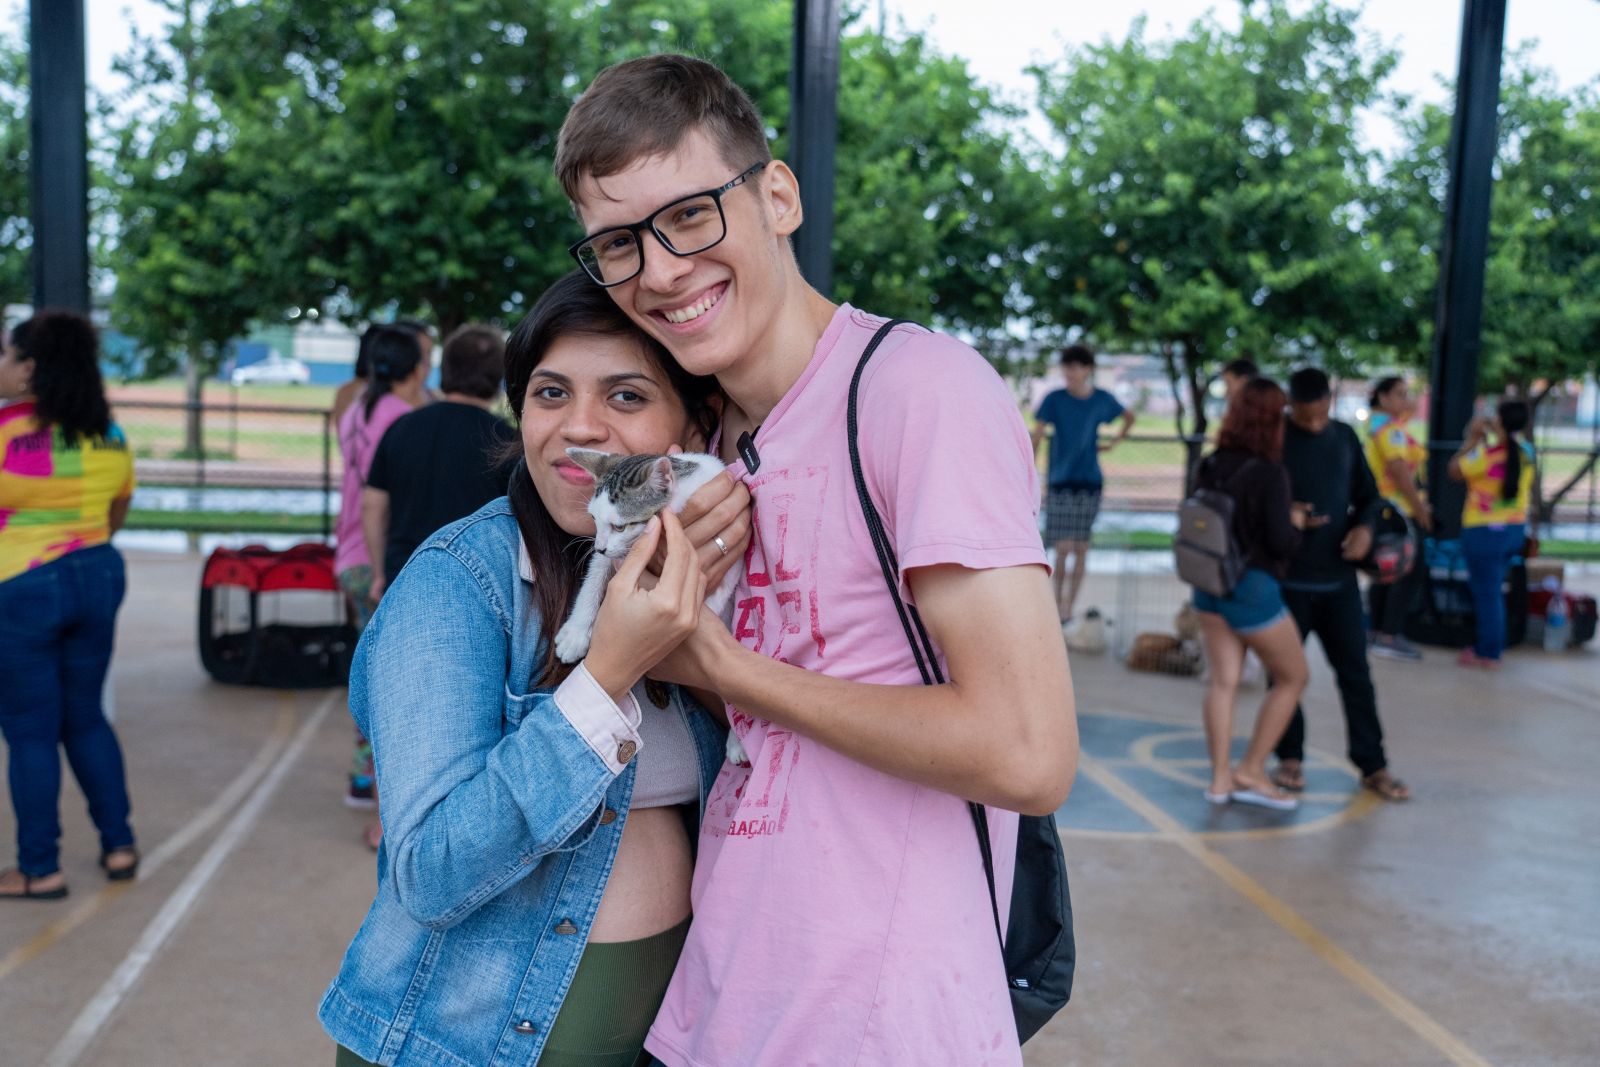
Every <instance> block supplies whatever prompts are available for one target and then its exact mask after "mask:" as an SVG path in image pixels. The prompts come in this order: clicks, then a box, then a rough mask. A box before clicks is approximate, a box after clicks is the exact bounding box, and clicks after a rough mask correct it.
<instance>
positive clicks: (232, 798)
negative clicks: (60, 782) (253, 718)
mask: <svg viewBox="0 0 1600 1067" xmlns="http://www.w3.org/2000/svg"><path fill="white" fill-rule="evenodd" d="M294 722H295V713H294V700H293V698H292V697H288V696H287V695H285V696H284V698H283V699H282V700H281V701H280V706H279V709H278V719H277V722H275V723H274V724H273V729H272V733H271V734H270V735H268V737H267V742H266V744H264V745H262V746H261V750H260V751H259V752H257V753H256V756H255V758H254V759H253V760H251V761H250V763H249V765H248V766H246V767H245V769H244V770H243V771H241V772H240V774H239V776H238V777H237V778H235V779H234V780H233V781H232V782H230V783H228V787H227V788H226V789H224V790H223V791H222V792H221V793H219V794H217V798H216V799H215V800H213V801H212V802H211V803H210V804H209V805H207V807H206V808H205V810H204V811H202V812H201V813H200V814H199V815H197V816H195V817H194V818H193V819H191V820H189V822H188V823H187V824H185V825H184V827H183V828H182V829H181V830H179V831H178V832H177V833H175V834H173V835H172V836H171V837H169V838H167V839H166V840H165V841H163V842H162V843H161V844H160V845H159V846H158V847H156V848H155V849H153V850H151V851H150V853H149V854H147V855H144V856H141V857H140V859H139V878H140V879H141V880H143V881H146V882H148V881H149V880H150V878H151V877H152V876H154V875H155V873H156V872H157V871H159V870H160V869H161V868H162V867H164V866H165V865H166V864H167V861H168V860H171V859H172V858H173V857H174V856H177V855H178V854H179V853H181V852H182V851H183V850H184V849H186V848H188V847H189V846H190V845H191V844H193V843H194V842H195V841H196V840H198V839H199V838H200V836H201V835H202V834H205V833H207V832H208V831H210V830H211V828H212V827H213V826H215V825H216V824H217V823H218V822H220V821H221V819H222V817H223V816H224V815H227V814H228V813H229V812H231V811H234V810H235V809H237V808H238V807H239V804H240V802H241V801H242V800H243V799H244V797H245V794H247V793H249V792H250V790H251V789H252V788H254V787H255V784H256V781H257V780H258V779H260V777H261V776H262V775H263V774H265V773H266V772H267V768H268V767H269V766H270V765H271V764H272V761H273V760H275V759H277V758H278V754H279V753H281V752H282V751H283V748H284V746H285V745H287V744H288V743H289V734H290V733H291V732H293V730H294ZM137 884H138V882H108V883H106V885H105V887H104V888H102V889H101V890H100V891H99V892H97V893H95V894H93V895H92V896H90V897H88V898H87V899H86V900H84V901H83V902H82V903H80V904H78V905H77V906H75V907H74V908H73V909H72V910H71V911H69V912H67V913H66V914H65V915H63V916H61V918H59V919H57V920H56V921H55V922H53V923H51V924H50V925H49V926H46V927H45V928H44V929H42V930H40V931H39V932H38V933H37V934H35V935H34V936H33V937H32V938H31V939H29V940H28V941H27V942H26V943H24V944H21V945H18V946H17V947H16V948H14V949H12V950H11V951H10V952H8V953H6V954H5V955H4V956H0V981H4V980H5V979H6V977H7V976H8V975H11V974H13V973H15V972H16V971H17V969H18V968H20V967H21V966H22V965H23V964H25V963H27V962H28V961H30V960H33V959H36V958H38V957H39V956H41V955H43V954H44V953H45V952H46V951H48V950H49V949H50V948H52V947H53V946H54V945H56V944H57V943H59V942H60V941H61V939H62V938H64V937H66V936H67V935H68V934H70V933H72V931H74V930H76V929H77V928H78V927H80V926H82V925H83V924H84V923H86V922H88V921H89V920H90V919H92V918H94V917H95V916H96V915H98V914H99V913H100V912H102V911H104V910H105V908H106V907H107V906H108V905H110V904H111V902H112V901H114V900H116V899H117V898H118V897H120V896H122V895H123V894H124V893H126V892H128V891H129V890H131V889H133V888H134V887H135V886H136V885H137Z"/></svg>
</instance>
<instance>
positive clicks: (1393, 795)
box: [1361, 771, 1411, 804]
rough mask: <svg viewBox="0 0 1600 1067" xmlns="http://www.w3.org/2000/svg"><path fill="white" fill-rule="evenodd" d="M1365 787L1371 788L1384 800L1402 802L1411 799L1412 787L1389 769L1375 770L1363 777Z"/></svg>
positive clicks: (1362, 782) (1363, 786) (1362, 783)
mask: <svg viewBox="0 0 1600 1067" xmlns="http://www.w3.org/2000/svg"><path fill="white" fill-rule="evenodd" d="M1361 785H1362V788H1364V789H1370V790H1372V791H1373V792H1374V793H1376V794H1378V795H1379V796H1380V797H1382V798H1383V799H1384V800H1387V801H1390V802H1392V803H1396V804H1398V803H1401V802H1403V801H1407V800H1410V799H1411V789H1410V788H1409V787H1408V786H1407V785H1406V784H1405V783H1404V782H1402V781H1401V780H1400V779H1398V778H1396V777H1395V776H1394V775H1392V774H1390V773H1389V772H1388V771H1373V772H1372V773H1371V774H1369V775H1367V776H1366V777H1365V778H1363V779H1361Z"/></svg>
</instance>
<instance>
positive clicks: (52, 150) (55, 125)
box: [28, 0, 89, 313]
mask: <svg viewBox="0 0 1600 1067" xmlns="http://www.w3.org/2000/svg"><path fill="white" fill-rule="evenodd" d="M29 13H30V16H31V17H30V21H29V24H28V29H29V34H28V41H29V48H28V59H29V62H28V70H29V84H30V86H31V88H30V91H29V96H28V112H29V119H30V128H31V131H32V134H33V144H32V154H33V183H32V194H33V302H34V306H35V307H61V308H70V309H72V310H74V311H81V312H85V313H87V312H88V310H89V129H88V127H89V111H88V96H87V94H88V89H87V84H86V75H85V73H84V45H83V32H84V19H83V0H32V2H31V3H30V4H29Z"/></svg>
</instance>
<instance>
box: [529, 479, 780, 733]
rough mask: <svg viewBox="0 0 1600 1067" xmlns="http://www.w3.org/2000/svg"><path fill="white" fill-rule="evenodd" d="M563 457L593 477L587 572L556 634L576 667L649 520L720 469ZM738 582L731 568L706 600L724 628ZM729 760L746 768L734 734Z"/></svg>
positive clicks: (677, 507) (676, 505)
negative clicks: (609, 589)
mask: <svg viewBox="0 0 1600 1067" xmlns="http://www.w3.org/2000/svg"><path fill="white" fill-rule="evenodd" d="M567 455H569V456H571V457H572V461H573V462H574V463H576V464H578V466H580V467H582V468H583V469H584V470H586V471H588V472H589V473H590V474H592V475H594V481H595V484H594V496H593V498H592V499H590V501H589V514H590V515H592V516H594V554H593V555H592V556H590V557H589V571H588V573H587V574H585V575H584V578H583V585H582V586H580V587H579V589H578V595H577V597H576V598H575V599H574V601H573V604H572V612H571V614H569V615H568V616H567V621H566V622H565V623H564V624H562V627H561V629H560V630H558V631H557V632H556V658H558V659H559V660H561V662H563V663H576V662H578V661H579V660H581V659H582V658H583V657H584V656H585V655H586V654H587V653H588V651H589V641H590V640H591V638H592V637H593V636H594V623H595V618H596V617H597V616H598V615H599V613H600V601H601V599H602V598H603V597H604V596H605V591H606V582H608V581H609V580H610V578H611V573H612V571H613V570H615V569H616V568H617V567H618V566H620V565H621V564H622V561H623V559H624V558H625V557H626V556H627V555H628V552H629V550H631V549H632V548H633V545H634V542H635V541H637V540H638V539H639V536H640V535H641V534H642V533H644V527H645V524H646V523H647V522H649V521H650V517H651V516H652V515H654V514H656V512H658V511H660V510H661V509H662V508H671V509H672V510H673V511H674V512H680V511H682V510H683V506H684V504H686V503H688V501H689V498H690V497H691V496H693V495H694V493H695V490H697V489H699V488H700V487H701V486H702V485H705V484H706V483H707V482H709V481H710V480H711V479H713V478H715V477H716V476H717V475H719V474H721V473H722V471H723V469H724V464H723V462H722V461H721V460H720V459H718V458H717V457H716V456H708V455H705V454H703V453H699V452H680V453H678V454H677V455H675V456H657V455H640V456H617V455H612V454H610V453H607V452H595V451H593V450H591V449H587V448H569V449H567ZM738 581H739V569H738V568H737V567H735V568H734V569H732V570H730V571H729V572H728V574H727V577H725V578H723V580H722V584H721V585H719V586H718V587H717V588H716V589H714V590H712V591H711V593H710V595H708V596H707V597H706V605H707V606H708V607H710V608H711V610H712V611H714V612H716V613H717V614H718V615H721V616H722V617H723V621H724V622H726V621H727V610H728V606H729V604H730V603H731V602H732V600H733V587H734V586H735V585H736V584H738ZM728 758H729V759H731V760H733V761H734V762H735V763H742V764H748V763H749V759H748V758H747V757H746V756H745V753H744V749H743V747H742V746H740V744H739V739H738V737H737V735H735V734H734V733H733V732H732V731H729V733H728Z"/></svg>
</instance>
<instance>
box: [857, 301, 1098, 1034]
mask: <svg viewBox="0 0 1600 1067" xmlns="http://www.w3.org/2000/svg"><path fill="white" fill-rule="evenodd" d="M900 325H916V324H915V323H911V322H909V320H906V319H891V320H890V321H888V322H886V323H884V324H883V325H882V326H880V327H879V328H878V332H877V333H875V334H873V336H872V340H871V341H870V342H868V344H867V348H866V351H865V352H863V353H861V362H860V363H858V364H857V365H856V372H855V376H854V377H852V378H851V379H850V399H849V406H848V408H847V409H846V412H845V420H846V427H847V432H848V434H849V440H850V468H851V471H852V473H853V474H854V475H855V483H856V495H857V496H858V497H859V498H860V500H861V510H862V512H863V514H864V515H865V516H866V520H867V531H868V533H870V534H871V535H872V546H873V548H874V549H876V550H877V553H878V564H879V566H880V567H881V568H882V570H883V580H884V582H885V583H887V585H888V586H889V595H890V596H891V597H892V598H893V599H894V606H895V611H896V612H897V613H898V614H899V616H900V625H901V626H902V627H903V628H904V629H905V633H906V640H907V642H909V643H910V645H911V655H912V657H913V658H914V659H915V660H916V661H917V669H918V670H919V671H921V673H922V681H923V683H924V684H926V685H940V684H942V683H943V682H944V672H943V671H942V670H941V669H940V667H939V660H938V657H937V656H935V655H934V649H933V642H932V641H931V640H930V639H929V638H928V631H927V629H926V628H925V627H924V626H923V625H922V616H921V615H919V614H918V613H917V609H916V608H915V607H914V606H912V605H910V604H907V603H906V602H905V601H903V600H902V599H900V588H899V582H898V581H897V575H898V574H899V572H900V566H899V562H898V560H897V559H896V558H895V553H894V547H893V545H892V544H891V543H890V541H889V535H888V533H887V532H886V531H885V530H884V527H883V520H882V518H880V517H879V515H878V509H877V508H876V507H875V506H874V505H873V503H872V497H871V496H870V495H869V494H868V493H867V481H866V478H865V477H864V476H863V475H862V473H861V452H860V449H859V447H858V445H857V442H856V394H857V392H858V390H859V388H860V385H861V374H862V372H863V371H865V370H866V368H867V361H868V360H870V359H871V358H872V353H873V352H875V351H877V349H878V343H879V342H880V341H882V340H883V339H884V338H885V337H886V336H888V334H889V331H890V330H892V329H894V328H895V327H896V326H900ZM967 808H968V809H969V810H970V811H971V813H972V825H973V827H974V828H975V829H976V831H977V835H978V852H979V854H980V855H982V857H983V873H984V876H985V877H986V878H987V879H988V882H989V907H990V909H991V910H992V912H993V914H994V932H995V936H996V937H997V938H999V939H1000V952H1001V957H1002V959H1003V962H1004V964H1005V971H1006V983H1007V985H1008V986H1009V987H1010V990H1011V1013H1012V1015H1013V1016H1014V1017H1015V1018H1016V1021H1017V1037H1018V1039H1019V1040H1021V1041H1027V1040H1028V1039H1029V1038H1030V1037H1032V1036H1033V1035H1034V1034H1036V1033H1038V1031H1039V1029H1040V1027H1042V1026H1044V1024H1045V1023H1047V1022H1049V1021H1050V1019H1051V1018H1052V1017H1053V1016H1054V1015H1055V1014H1056V1012H1058V1011H1060V1010H1061V1009H1062V1008H1063V1007H1065V1006H1066V1003H1067V1001H1068V1000H1069V999H1070V998H1071V997H1072V975H1073V970H1074V967H1075V964H1076V962H1077V948H1076V945H1075V944H1074V942H1073V938H1072V896H1071V894H1070V892H1069V891H1068V888H1067V865H1066V859H1065V855H1064V853H1063V850H1062V847H1061V835H1060V834H1059V833H1058V832H1057V831H1056V819H1055V816H1054V815H1044V816H1035V815H1023V816H1021V817H1020V819H1019V820H1018V824H1017V865H1016V873H1015V877H1014V879H1013V881H1012V884H1011V917H1010V921H1009V922H1008V924H1007V926H1006V931H1005V934H1004V936H1002V935H1001V932H1000V903H999V901H998V900H997V899H996V896H995V887H994V854H993V851H992V849H991V848H990V845H989V820H988V818H987V816H986V815H985V814H984V810H983V806H982V805H980V804H974V803H971V802H970V801H969V802H968V803H967Z"/></svg>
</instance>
